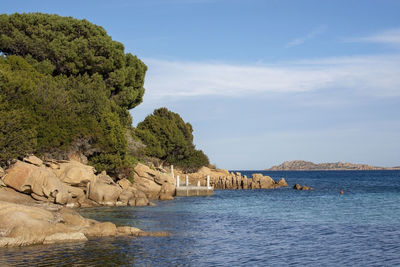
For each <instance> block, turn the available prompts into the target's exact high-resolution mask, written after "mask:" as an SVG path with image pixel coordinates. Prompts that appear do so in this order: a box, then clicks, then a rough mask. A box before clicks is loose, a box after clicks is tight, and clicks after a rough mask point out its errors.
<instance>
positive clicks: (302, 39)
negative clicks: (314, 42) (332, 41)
mask: <svg viewBox="0 0 400 267" xmlns="http://www.w3.org/2000/svg"><path fill="white" fill-rule="evenodd" d="M325 31H326V26H319V27H318V28H316V29H314V30H313V31H312V32H310V33H308V34H307V35H305V36H302V37H299V38H296V39H294V40H292V41H290V42H288V43H287V44H286V45H285V48H290V47H293V46H298V45H301V44H303V43H304V42H306V41H308V40H310V39H313V38H314V37H316V36H318V35H320V34H322V33H324V32H325Z"/></svg>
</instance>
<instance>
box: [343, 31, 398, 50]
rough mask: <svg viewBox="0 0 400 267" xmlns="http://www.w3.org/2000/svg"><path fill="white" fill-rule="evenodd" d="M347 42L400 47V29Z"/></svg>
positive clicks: (347, 39) (350, 39) (349, 39)
mask: <svg viewBox="0 0 400 267" xmlns="http://www.w3.org/2000/svg"><path fill="white" fill-rule="evenodd" d="M345 41H346V42H354V43H356V42H366V43H381V44H389V45H396V46H397V45H400V29H391V30H385V31H382V32H378V33H375V34H372V35H369V36H364V37H355V38H346V39H345Z"/></svg>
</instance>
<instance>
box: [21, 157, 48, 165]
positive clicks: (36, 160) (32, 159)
mask: <svg viewBox="0 0 400 267" xmlns="http://www.w3.org/2000/svg"><path fill="white" fill-rule="evenodd" d="M23 161H25V162H27V163H30V164H33V165H36V166H38V167H40V166H42V165H43V161H42V160H41V159H39V158H38V157H36V156H34V155H30V156H28V157H25V158H24V159H23Z"/></svg>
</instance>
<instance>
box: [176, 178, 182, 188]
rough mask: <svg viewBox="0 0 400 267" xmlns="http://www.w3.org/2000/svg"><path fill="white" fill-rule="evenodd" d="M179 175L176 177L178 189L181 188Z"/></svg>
mask: <svg viewBox="0 0 400 267" xmlns="http://www.w3.org/2000/svg"><path fill="white" fill-rule="evenodd" d="M180 182H181V181H179V175H177V176H176V188H178V187H179V186H180Z"/></svg>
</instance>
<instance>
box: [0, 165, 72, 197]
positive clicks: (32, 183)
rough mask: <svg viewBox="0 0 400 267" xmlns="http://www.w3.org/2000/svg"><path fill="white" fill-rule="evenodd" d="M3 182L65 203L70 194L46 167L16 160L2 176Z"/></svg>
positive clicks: (14, 187)
mask: <svg viewBox="0 0 400 267" xmlns="http://www.w3.org/2000/svg"><path fill="white" fill-rule="evenodd" d="M3 181H4V183H5V184H6V185H7V186H9V187H11V188H13V189H15V190H17V191H19V192H23V193H27V194H34V196H38V197H43V198H46V199H48V200H49V201H51V202H55V203H59V204H67V202H68V200H69V198H70V196H69V194H68V190H67V188H66V187H65V186H64V185H63V184H62V183H61V182H60V180H59V179H58V178H57V177H56V176H55V174H54V173H53V172H52V171H50V170H49V169H47V168H46V167H37V166H35V165H32V164H28V163H25V162H22V161H17V162H16V163H15V164H14V165H12V166H11V167H10V168H9V169H7V174H6V176H5V177H4V178H3Z"/></svg>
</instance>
